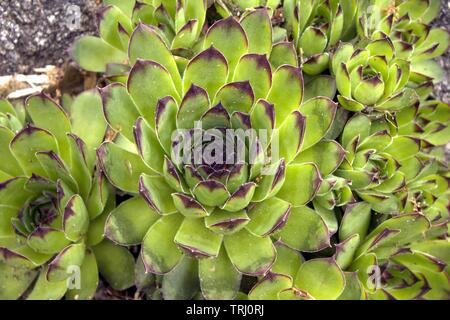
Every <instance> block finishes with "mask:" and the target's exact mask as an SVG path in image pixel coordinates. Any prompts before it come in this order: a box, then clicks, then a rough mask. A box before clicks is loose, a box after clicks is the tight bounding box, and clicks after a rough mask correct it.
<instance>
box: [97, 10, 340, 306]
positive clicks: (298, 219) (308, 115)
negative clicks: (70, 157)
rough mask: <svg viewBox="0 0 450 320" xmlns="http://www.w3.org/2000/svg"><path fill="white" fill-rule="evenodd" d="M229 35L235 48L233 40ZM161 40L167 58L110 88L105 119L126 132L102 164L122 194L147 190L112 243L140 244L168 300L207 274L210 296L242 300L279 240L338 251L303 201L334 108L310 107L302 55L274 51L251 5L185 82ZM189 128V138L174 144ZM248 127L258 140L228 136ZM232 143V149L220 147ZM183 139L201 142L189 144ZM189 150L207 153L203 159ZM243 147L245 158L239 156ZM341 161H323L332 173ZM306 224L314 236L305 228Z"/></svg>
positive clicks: (313, 186)
mask: <svg viewBox="0 0 450 320" xmlns="http://www.w3.org/2000/svg"><path fill="white" fill-rule="evenodd" d="M256 30H258V32H257V33H256V32H255V31H256ZM146 32H147V33H148V35H149V36H150V34H151V33H152V32H153V31H152V30H151V29H147V30H146ZM225 34H226V35H228V37H232V39H233V41H223V39H224V38H225ZM153 41H154V45H153V47H154V48H158V51H157V52H156V51H154V52H153V53H150V52H147V53H146V54H147V56H146V57H147V58H150V59H151V57H150V56H148V55H149V54H153V55H154V59H159V60H158V62H157V61H155V60H137V62H136V64H135V65H134V66H133V68H132V70H131V72H130V76H129V80H128V83H127V87H125V86H123V85H121V84H112V85H110V86H108V87H106V88H104V89H102V96H103V107H104V111H105V117H106V119H107V120H108V122H109V124H110V126H111V127H112V128H113V129H115V130H116V131H117V132H118V135H117V137H116V139H115V141H114V142H106V143H104V144H103V145H102V146H101V147H100V148H99V150H98V157H99V160H100V162H101V166H102V168H103V171H104V172H105V174H106V176H107V177H108V179H109V180H110V182H111V183H112V184H113V185H115V186H116V187H117V188H119V189H121V190H123V191H126V192H129V193H131V194H139V195H137V196H135V197H133V198H131V199H129V200H127V201H126V202H124V203H122V204H121V205H120V206H119V207H118V208H117V209H116V210H114V211H113V212H112V213H111V215H110V217H109V218H108V221H107V225H106V234H107V237H109V238H110V239H111V240H113V241H115V242H117V243H119V244H123V245H131V244H139V243H141V242H142V251H141V256H142V258H143V262H144V265H145V269H146V270H147V271H148V272H152V273H156V274H165V276H164V281H163V288H164V283H167V286H168V287H169V288H166V290H164V296H165V298H170V297H174V296H173V295H171V294H170V293H171V292H172V294H173V292H178V296H176V297H183V298H191V297H192V296H193V294H195V291H192V290H193V289H192V290H191V291H187V292H186V290H184V289H180V288H179V290H174V289H173V288H172V289H171V288H170V287H171V286H172V287H173V286H181V285H182V283H180V282H179V281H174V280H173V279H174V278H175V277H181V276H183V275H180V273H187V272H189V274H184V277H194V278H195V279H196V278H197V274H199V278H200V279H199V280H200V287H201V290H202V293H203V295H204V296H205V297H206V298H232V297H234V296H235V294H236V292H237V289H238V288H239V284H240V279H241V274H247V275H260V274H264V273H265V272H266V271H267V270H268V269H270V267H271V265H272V264H273V263H274V261H275V258H276V250H275V248H274V246H273V244H272V240H271V236H272V235H273V236H274V237H277V238H280V239H281V241H283V242H285V243H286V244H288V245H290V246H293V247H295V248H296V249H300V250H306V251H317V250H320V249H321V248H323V247H327V246H329V233H328V230H327V227H326V224H325V222H324V221H323V219H322V218H321V216H320V214H318V213H317V212H315V211H314V210H312V209H309V208H308V207H306V206H305V205H306V204H307V203H308V202H309V201H310V200H311V199H312V198H313V197H314V195H315V194H316V193H317V191H318V189H319V187H320V184H321V180H322V178H321V175H320V171H319V168H318V166H317V165H315V164H313V163H311V162H310V159H311V156H314V154H315V153H316V152H317V151H318V150H319V149H314V147H315V146H316V144H317V143H318V142H319V141H320V140H321V139H322V138H323V137H324V136H325V134H326V133H327V132H328V130H329V129H330V127H331V125H332V122H333V119H334V116H335V113H336V104H335V103H334V102H332V101H331V100H330V99H329V98H326V97H315V98H312V99H310V100H308V101H305V102H303V103H302V97H303V78H302V74H301V70H300V69H299V68H298V67H297V66H296V63H297V60H296V57H295V53H294V52H293V50H291V48H290V47H286V46H285V44H281V45H278V46H277V45H276V46H274V47H272V42H271V24H270V19H269V16H268V13H267V10H266V9H264V8H259V9H253V10H251V11H249V12H248V13H247V14H246V15H244V16H243V17H242V19H241V21H240V22H238V21H236V20H235V19H234V18H233V17H230V18H227V19H223V20H219V21H217V22H216V23H215V24H214V25H212V26H211V28H210V29H209V30H208V32H207V34H206V37H205V40H204V44H203V46H204V51H202V52H200V53H199V54H198V55H197V56H195V57H194V58H193V59H191V60H190V61H189V63H188V64H187V67H186V69H185V70H184V72H183V74H182V75H180V74H179V73H178V69H177V68H176V67H175V61H174V57H173V56H172V55H171V53H170V52H169V50H168V49H167V48H166V47H165V46H164V44H163V43H162V42H160V43H159V44H157V43H156V42H157V41H160V40H159V39H158V38H154V40H153ZM280 46H281V47H280ZM284 49H288V50H284ZM280 52H283V53H286V52H287V53H291V54H290V55H287V54H284V55H281V54H280V55H278V54H279V53H280ZM267 57H269V59H268V58H267ZM156 79H158V80H156ZM155 84H157V85H155ZM285 90H289V92H290V94H289V95H285V94H284V92H285ZM136 119H137V121H136ZM196 122H199V123H200V124H201V127H199V126H198V123H196ZM183 129H184V131H183V132H187V133H188V134H189V135H187V136H184V135H183V136H182V137H183V139H184V140H183V139H178V138H175V140H174V136H173V133H174V132H179V131H180V130H183ZM250 129H253V130H258V131H257V132H258V133H255V134H254V135H253V136H250V138H249V140H246V143H239V141H244V140H239V137H238V138H237V140H236V141H234V139H233V138H230V137H229V133H230V132H234V131H233V130H241V131H243V132H249V131H250V132H251V130H250ZM262 133H264V134H268V136H263V134H262ZM195 135H197V136H198V137H199V138H202V139H200V140H197V141H200V142H195ZM192 136H193V137H194V138H192ZM211 136H212V137H215V138H214V139H212V138H211ZM216 138H217V139H216ZM230 140H231V142H230V143H229V145H231V147H230V149H227V150H226V152H223V150H222V149H220V148H221V147H220V143H219V142H220V141H230ZM183 141H194V143H193V144H192V145H191V144H189V143H191V142H188V147H187V148H186V147H183V148H181V147H180V146H181V145H182V142H183ZM276 144H278V145H277V148H278V150H276V149H275V147H274V146H275V145H276ZM217 145H218V146H219V147H216V146H217ZM191 149H197V150H200V157H199V158H198V159H196V156H197V154H196V153H194V154H193V155H192V153H190V152H187V151H186V150H191ZM312 149H314V150H312ZM180 150H181V151H182V153H181V155H182V156H184V158H183V161H180V159H179V156H178V155H179V154H180ZM212 150H214V152H212ZM230 150H231V151H230ZM308 150H312V151H311V153H310V154H309V155H308V154H307V153H308ZM241 151H243V152H244V153H245V154H246V156H245V157H238V154H239V153H240V152H241ZM275 151H278V157H276V153H275ZM210 154H212V155H213V156H212V158H211V157H210V156H206V155H210ZM186 155H187V156H186ZM302 155H304V156H305V157H304V158H302V157H301V156H302ZM340 159H341V158H339V157H338V158H337V159H335V158H332V159H325V158H324V159H323V168H322V170H323V172H326V173H328V172H332V171H333V170H334V169H335V168H336V167H337V166H338V165H339V163H338V162H339V161H340ZM298 181H302V186H303V187H302V188H296V185H297V183H298ZM143 212H145V214H143ZM302 221H303V222H302ZM299 223H300V225H299ZM285 224H286V226H285V227H284V228H283V229H282V230H281V231H280V232H279V233H277V232H276V231H277V230H278V229H280V228H281V227H282V226H283V225H285ZM301 225H303V228H305V233H299V232H298V231H297V230H296V228H298V227H300V226H301ZM191 257H195V258H197V259H192V258H191ZM197 264H198V267H197ZM197 268H198V271H197ZM212 269H214V270H216V271H215V272H213V273H212V272H210V270H212ZM167 292H168V293H167ZM183 294H186V295H183Z"/></svg>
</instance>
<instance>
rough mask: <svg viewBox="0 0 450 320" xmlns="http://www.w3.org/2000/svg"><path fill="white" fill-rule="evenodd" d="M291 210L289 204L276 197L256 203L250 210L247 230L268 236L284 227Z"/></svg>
mask: <svg viewBox="0 0 450 320" xmlns="http://www.w3.org/2000/svg"><path fill="white" fill-rule="evenodd" d="M291 208H292V207H291V205H290V204H289V203H288V202H286V201H284V200H281V199H278V198H276V197H272V198H270V199H267V200H265V201H263V202H259V203H256V204H254V205H252V206H251V207H250V208H249V210H248V215H249V218H250V222H249V224H248V225H247V229H248V230H249V231H250V232H252V233H253V234H255V235H258V236H261V237H264V236H268V235H270V234H272V233H274V232H276V231H277V230H279V229H281V228H283V227H284V225H285V223H286V221H287V219H288V217H289V214H290V212H291Z"/></svg>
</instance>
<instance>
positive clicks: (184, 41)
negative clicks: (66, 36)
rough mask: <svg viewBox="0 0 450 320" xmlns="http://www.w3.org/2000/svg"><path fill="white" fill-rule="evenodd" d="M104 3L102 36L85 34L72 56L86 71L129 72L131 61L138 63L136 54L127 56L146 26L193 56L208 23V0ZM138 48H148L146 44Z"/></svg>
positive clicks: (108, 0)
mask: <svg viewBox="0 0 450 320" xmlns="http://www.w3.org/2000/svg"><path fill="white" fill-rule="evenodd" d="M103 5H104V6H103V8H102V9H101V10H100V11H99V13H98V30H99V36H100V37H93V36H83V37H81V38H80V39H78V40H77V41H76V42H75V43H74V45H73V48H72V55H73V57H74V59H75V61H76V62H77V63H78V64H79V65H80V66H81V67H82V68H84V69H86V70H89V71H94V72H105V73H106V75H107V76H109V77H118V76H123V75H126V73H127V72H128V71H129V64H130V63H131V64H134V61H133V59H134V57H133V56H129V55H127V53H128V48H129V46H130V42H132V39H133V38H138V37H139V35H140V31H139V30H140V29H142V28H144V25H145V27H146V28H152V29H153V30H154V31H155V32H156V34H157V35H158V37H160V38H161V39H162V40H163V41H164V42H165V43H166V45H167V46H168V47H169V48H170V49H171V50H173V51H174V52H177V53H178V54H180V55H185V56H192V55H193V54H194V52H195V50H194V47H195V45H196V43H197V41H198V38H199V37H200V35H201V32H202V29H203V24H204V23H205V18H206V7H207V1H206V0H183V1H177V0H145V1H134V0H130V1H121V0H104V1H103ZM136 26H140V28H137V29H136ZM133 30H136V33H133ZM138 50H142V51H145V50H146V47H145V46H143V47H140V48H138ZM130 60H131V61H130Z"/></svg>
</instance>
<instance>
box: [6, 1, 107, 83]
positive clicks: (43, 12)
mask: <svg viewBox="0 0 450 320" xmlns="http://www.w3.org/2000/svg"><path fill="white" fill-rule="evenodd" d="M97 2H99V1H95V0H21V1H16V0H0V61H1V63H0V75H7V74H13V73H30V72H32V71H33V68H36V67H44V66H45V65H48V64H53V65H61V64H62V63H63V62H64V60H65V59H67V57H68V54H67V50H68V48H69V47H70V45H71V43H72V42H73V41H74V39H75V38H76V37H78V36H79V35H81V34H90V33H95V32H96V18H95V12H96V10H97V8H98V3H97Z"/></svg>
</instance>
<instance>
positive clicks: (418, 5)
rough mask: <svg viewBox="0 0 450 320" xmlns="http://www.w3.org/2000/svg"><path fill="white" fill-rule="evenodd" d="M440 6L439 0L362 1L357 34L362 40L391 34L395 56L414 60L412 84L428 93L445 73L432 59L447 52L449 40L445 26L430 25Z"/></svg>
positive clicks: (412, 63) (411, 76)
mask: <svg viewBox="0 0 450 320" xmlns="http://www.w3.org/2000/svg"><path fill="white" fill-rule="evenodd" d="M439 9H440V1H439V0H426V1H421V0H408V1H393V0H377V1H362V2H361V6H360V10H359V13H358V17H359V21H358V23H357V31H358V35H359V37H360V38H361V39H362V41H365V39H378V38H381V37H384V36H385V35H388V36H389V37H390V38H391V39H392V43H393V45H394V47H395V51H396V56H397V57H398V58H401V59H405V60H408V61H410V62H411V73H410V78H409V82H410V85H411V86H413V87H416V88H418V89H419V90H421V91H422V90H424V91H426V92H427V93H429V92H430V91H431V90H432V82H433V81H434V82H437V81H440V80H442V77H443V72H442V70H441V67H440V66H439V64H438V63H437V62H436V61H433V60H432V59H433V58H435V57H438V56H440V55H442V54H443V53H445V52H446V51H447V49H448V47H449V44H450V36H449V34H448V32H447V31H446V30H444V29H442V28H439V27H431V26H430V23H431V22H432V21H433V20H434V19H435V18H436V16H437V15H438V13H439Z"/></svg>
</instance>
